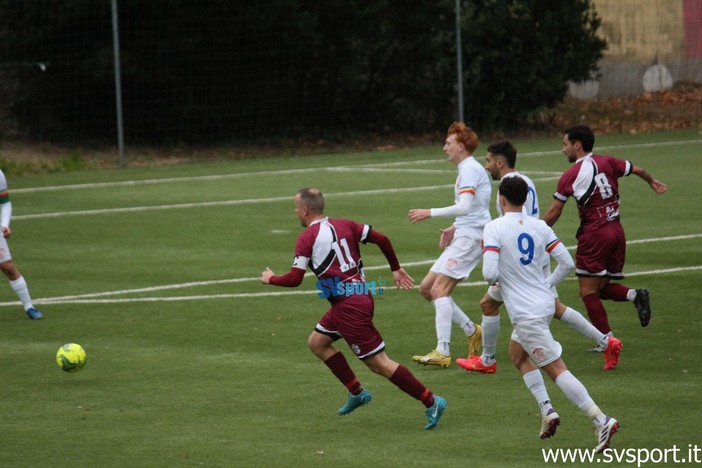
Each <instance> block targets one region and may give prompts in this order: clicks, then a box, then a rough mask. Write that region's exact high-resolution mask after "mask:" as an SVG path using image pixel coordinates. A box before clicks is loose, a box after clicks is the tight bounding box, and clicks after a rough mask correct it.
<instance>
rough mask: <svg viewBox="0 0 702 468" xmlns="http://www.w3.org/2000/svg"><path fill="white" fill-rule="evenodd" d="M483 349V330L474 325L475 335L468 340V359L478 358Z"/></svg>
mask: <svg viewBox="0 0 702 468" xmlns="http://www.w3.org/2000/svg"><path fill="white" fill-rule="evenodd" d="M482 348H483V328H482V327H481V326H480V325H478V324H476V325H475V333H473V334H472V335H470V338H468V357H469V358H470V357H471V356H480V354H481V351H482Z"/></svg>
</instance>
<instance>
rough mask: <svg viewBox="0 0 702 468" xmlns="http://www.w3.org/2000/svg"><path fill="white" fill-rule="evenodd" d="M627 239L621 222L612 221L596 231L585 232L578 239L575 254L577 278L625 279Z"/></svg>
mask: <svg viewBox="0 0 702 468" xmlns="http://www.w3.org/2000/svg"><path fill="white" fill-rule="evenodd" d="M625 256H626V238H625V237H624V228H622V224H621V223H620V222H619V221H610V222H608V223H605V224H603V225H602V226H601V227H599V228H598V229H596V230H594V231H590V232H583V233H582V234H580V237H578V249H577V251H576V252H575V274H576V275H577V276H607V277H610V278H614V279H621V278H624V274H623V273H622V270H623V269H624V258H625Z"/></svg>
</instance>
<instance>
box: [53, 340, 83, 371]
mask: <svg viewBox="0 0 702 468" xmlns="http://www.w3.org/2000/svg"><path fill="white" fill-rule="evenodd" d="M86 359H87V357H86V355H85V350H84V349H83V347H82V346H81V345H79V344H78V343H66V344H65V345H63V346H61V347H60V348H59V349H58V351H56V364H58V366H59V367H60V368H61V370H64V371H66V372H78V371H79V370H81V369H82V368H83V366H84V365H85V360H86Z"/></svg>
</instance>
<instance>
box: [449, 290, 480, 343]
mask: <svg viewBox="0 0 702 468" xmlns="http://www.w3.org/2000/svg"><path fill="white" fill-rule="evenodd" d="M449 300H450V301H451V307H453V309H452V313H451V320H452V321H453V323H455V324H456V325H458V326H459V327H461V330H463V332H464V333H465V334H466V336H472V335H473V333H475V324H474V323H473V321H472V320H471V319H470V318H469V317H468V316H467V315H466V313H465V312H463V310H462V309H461V308H460V307H458V304H456V301H454V300H453V298H452V297H451V296H449Z"/></svg>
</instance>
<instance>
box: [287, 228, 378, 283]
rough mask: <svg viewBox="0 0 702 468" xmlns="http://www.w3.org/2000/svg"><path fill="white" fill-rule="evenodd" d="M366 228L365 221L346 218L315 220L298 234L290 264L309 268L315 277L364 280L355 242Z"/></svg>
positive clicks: (365, 235) (364, 234)
mask: <svg viewBox="0 0 702 468" xmlns="http://www.w3.org/2000/svg"><path fill="white" fill-rule="evenodd" d="M370 231H371V226H369V225H368V224H360V223H357V222H355V221H351V220H348V219H329V218H324V219H321V220H318V221H315V222H313V223H312V224H310V226H309V227H308V228H307V229H305V230H304V231H303V232H302V233H301V234H300V235H299V236H298V238H297V243H296V245H295V258H294V260H293V264H292V266H293V267H295V268H300V269H302V270H306V269H307V267H309V268H310V270H312V272H313V273H314V274H315V275H317V278H319V279H327V278H339V279H340V280H341V281H342V282H349V281H360V282H365V277H364V275H363V264H362V262H361V248H360V245H359V244H360V243H365V242H366V240H367V239H368V235H369V234H370Z"/></svg>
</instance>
